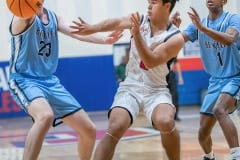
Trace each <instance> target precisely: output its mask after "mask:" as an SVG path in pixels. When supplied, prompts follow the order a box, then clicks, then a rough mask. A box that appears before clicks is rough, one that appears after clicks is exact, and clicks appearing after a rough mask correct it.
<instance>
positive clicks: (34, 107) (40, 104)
mask: <svg viewBox="0 0 240 160" xmlns="http://www.w3.org/2000/svg"><path fill="white" fill-rule="evenodd" d="M28 113H29V114H30V115H31V116H32V118H33V119H34V120H36V119H40V118H41V117H44V116H46V115H49V116H52V117H53V111H52V108H51V106H50V105H49V103H48V101H47V100H46V99H45V98H36V99H34V100H32V102H31V103H30V104H29V106H28Z"/></svg>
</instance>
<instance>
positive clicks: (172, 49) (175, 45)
mask: <svg viewBox="0 0 240 160" xmlns="http://www.w3.org/2000/svg"><path fill="white" fill-rule="evenodd" d="M134 40H135V45H136V48H137V50H138V53H139V55H140V57H141V59H142V61H143V62H144V64H145V66H146V67H147V68H154V67H156V66H158V65H161V64H164V63H167V61H169V60H170V59H171V58H173V57H176V56H177V54H178V53H179V51H180V50H181V48H182V47H183V44H184V39H183V37H182V35H181V34H180V33H178V34H176V35H174V36H173V37H171V38H170V39H168V40H167V41H166V42H164V43H161V44H158V45H157V46H156V47H154V48H152V49H151V48H149V47H148V46H147V45H146V43H145V42H144V41H143V39H142V37H141V35H140V34H137V35H134Z"/></svg>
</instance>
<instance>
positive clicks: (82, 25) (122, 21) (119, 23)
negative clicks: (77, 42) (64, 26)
mask: <svg viewBox="0 0 240 160" xmlns="http://www.w3.org/2000/svg"><path fill="white" fill-rule="evenodd" d="M71 28H72V29H74V31H73V33H75V34H78V35H89V34H93V33H96V32H107V31H114V30H123V29H130V28H131V20H130V17H122V18H113V19H107V20H104V21H102V22H100V23H97V24H95V25H89V24H88V23H86V22H85V21H83V20H82V19H81V18H80V17H79V21H73V25H72V26H71Z"/></svg>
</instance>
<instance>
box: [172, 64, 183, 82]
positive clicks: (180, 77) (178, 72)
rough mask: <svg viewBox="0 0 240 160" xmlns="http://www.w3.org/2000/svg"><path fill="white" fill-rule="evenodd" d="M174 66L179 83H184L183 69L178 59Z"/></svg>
mask: <svg viewBox="0 0 240 160" xmlns="http://www.w3.org/2000/svg"><path fill="white" fill-rule="evenodd" d="M174 67H175V69H176V72H177V75H178V84H180V85H182V84H183V83H184V81H183V76H182V69H181V66H180V64H179V62H178V61H176V62H175V63H174Z"/></svg>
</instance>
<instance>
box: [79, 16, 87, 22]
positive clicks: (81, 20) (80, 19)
mask: <svg viewBox="0 0 240 160" xmlns="http://www.w3.org/2000/svg"><path fill="white" fill-rule="evenodd" d="M78 19H79V21H80V22H81V23H83V24H87V23H86V22H85V21H84V20H83V19H82V18H81V17H78Z"/></svg>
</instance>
